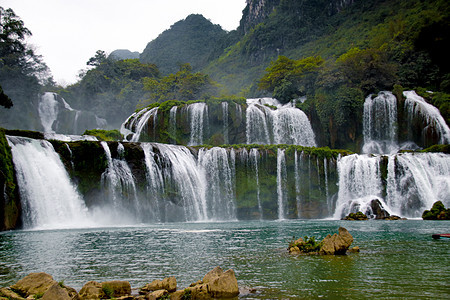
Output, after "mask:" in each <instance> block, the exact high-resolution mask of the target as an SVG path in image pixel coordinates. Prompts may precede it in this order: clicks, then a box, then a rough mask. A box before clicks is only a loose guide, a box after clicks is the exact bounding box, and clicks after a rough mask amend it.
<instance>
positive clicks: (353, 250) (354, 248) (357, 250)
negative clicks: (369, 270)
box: [348, 246, 360, 253]
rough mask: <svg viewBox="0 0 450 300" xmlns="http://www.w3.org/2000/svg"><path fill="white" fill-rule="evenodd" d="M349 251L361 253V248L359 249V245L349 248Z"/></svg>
mask: <svg viewBox="0 0 450 300" xmlns="http://www.w3.org/2000/svg"><path fill="white" fill-rule="evenodd" d="M348 252H351V253H359V252H360V249H359V247H358V246H356V247H353V248H350V249H348Z"/></svg>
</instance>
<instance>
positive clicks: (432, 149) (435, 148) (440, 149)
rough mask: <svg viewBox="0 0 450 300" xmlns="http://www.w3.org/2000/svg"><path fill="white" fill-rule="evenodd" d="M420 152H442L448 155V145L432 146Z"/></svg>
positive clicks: (449, 151)
mask: <svg viewBox="0 0 450 300" xmlns="http://www.w3.org/2000/svg"><path fill="white" fill-rule="evenodd" d="M420 152H425V153H426V152H442V153H447V154H450V145H448V144H447V145H433V146H431V147H428V148H426V149H424V150H421V151H420Z"/></svg>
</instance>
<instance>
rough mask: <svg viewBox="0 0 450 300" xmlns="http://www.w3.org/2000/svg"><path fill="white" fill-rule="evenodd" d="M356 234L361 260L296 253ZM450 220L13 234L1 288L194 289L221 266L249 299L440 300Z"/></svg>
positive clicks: (2, 245) (1, 243)
mask: <svg viewBox="0 0 450 300" xmlns="http://www.w3.org/2000/svg"><path fill="white" fill-rule="evenodd" d="M339 226H344V227H346V228H347V229H348V230H349V231H350V233H351V234H352V235H353V237H354V239H355V241H354V243H353V245H354V246H359V247H360V248H361V252H360V253H359V254H349V255H346V256H297V257H293V256H290V255H289V254H287V252H286V247H287V245H288V243H289V241H290V240H291V239H292V237H293V236H295V237H302V236H304V235H308V236H311V235H314V236H316V238H320V239H322V238H323V237H325V236H326V235H327V234H328V233H334V232H337V229H338V227H339ZM448 232H450V222H448V221H440V222H438V221H420V220H408V221H367V222H349V221H328V220H320V221H319V220H318V221H314V220H286V221H272V222H271V221H263V222H260V221H252V222H242V221H241V222H225V223H169V224H154V225H142V226H134V227H119V228H92V229H66V230H42V231H38V230H35V231H11V232H4V233H2V234H0V286H7V285H10V284H12V283H14V282H15V281H17V280H18V279H20V278H22V277H24V276H25V275H26V274H28V273H30V272H47V273H49V274H51V275H52V276H53V277H54V279H55V280H57V281H61V280H64V283H65V284H66V285H69V286H72V287H74V288H76V289H80V288H81V287H82V286H83V284H84V283H86V282H87V281H90V280H96V281H105V280H127V281H130V283H131V285H132V287H134V288H135V287H140V286H142V285H144V284H146V283H149V282H151V281H153V280H154V279H163V278H164V277H167V276H175V277H176V278H177V282H178V287H179V288H184V287H187V286H188V285H189V284H190V283H191V282H195V281H197V280H199V279H201V278H202V277H203V276H204V275H205V274H206V273H207V272H208V271H209V270H211V269H212V268H214V267H215V266H217V265H220V266H221V267H222V268H223V269H228V268H232V269H234V270H235V272H236V276H237V279H238V283H239V286H240V287H244V286H245V287H250V288H256V290H257V292H256V293H253V294H249V295H245V296H241V297H242V298H245V299H274V298H276V299H293V298H295V299H302V298H319V297H324V298H377V299H380V298H394V297H401V298H436V299H444V298H447V297H448V296H449V295H450V268H449V263H450V261H449V258H450V240H433V239H432V238H431V234H433V233H448Z"/></svg>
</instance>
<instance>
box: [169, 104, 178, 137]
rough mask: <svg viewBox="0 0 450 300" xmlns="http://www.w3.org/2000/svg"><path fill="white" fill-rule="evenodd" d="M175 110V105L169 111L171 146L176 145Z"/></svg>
mask: <svg viewBox="0 0 450 300" xmlns="http://www.w3.org/2000/svg"><path fill="white" fill-rule="evenodd" d="M177 109H178V106H176V105H175V106H172V108H171V109H170V111H169V136H170V139H171V141H172V143H173V144H176V143H177Z"/></svg>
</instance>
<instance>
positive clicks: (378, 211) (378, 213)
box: [370, 199, 391, 220]
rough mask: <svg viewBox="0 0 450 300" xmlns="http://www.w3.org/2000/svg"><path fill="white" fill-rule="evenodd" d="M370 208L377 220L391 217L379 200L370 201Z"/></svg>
mask: <svg viewBox="0 0 450 300" xmlns="http://www.w3.org/2000/svg"><path fill="white" fill-rule="evenodd" d="M370 208H371V209H372V214H373V215H375V219H376V220H380V219H386V218H389V217H390V215H391V214H390V213H388V212H387V211H386V210H385V209H384V208H383V204H381V202H380V200H378V199H373V200H372V201H370Z"/></svg>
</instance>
